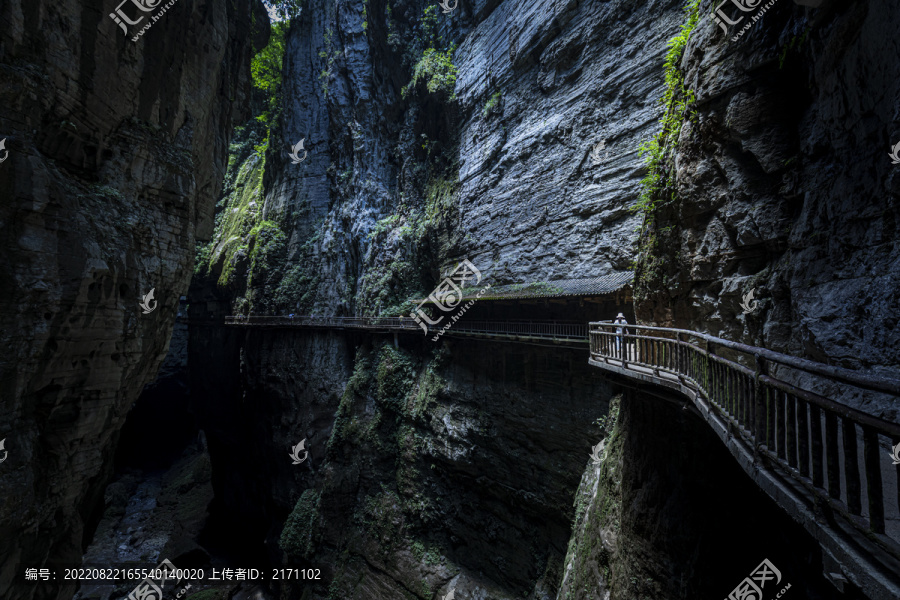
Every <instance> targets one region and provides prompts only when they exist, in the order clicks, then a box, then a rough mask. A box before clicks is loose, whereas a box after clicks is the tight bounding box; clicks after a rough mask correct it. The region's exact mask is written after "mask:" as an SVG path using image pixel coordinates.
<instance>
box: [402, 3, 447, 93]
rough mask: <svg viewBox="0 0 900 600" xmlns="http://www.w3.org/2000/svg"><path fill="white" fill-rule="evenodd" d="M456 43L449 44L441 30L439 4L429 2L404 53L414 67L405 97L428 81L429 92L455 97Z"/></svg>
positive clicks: (405, 87) (403, 91)
mask: <svg viewBox="0 0 900 600" xmlns="http://www.w3.org/2000/svg"><path fill="white" fill-rule="evenodd" d="M455 50H456V44H453V43H451V44H445V43H444V40H443V39H442V38H441V35H440V34H439V33H438V19H437V6H435V5H433V4H432V5H429V6H427V7H425V10H424V11H422V18H421V19H419V23H418V27H417V29H416V35H415V36H414V37H413V39H412V41H411V42H410V44H409V47H408V49H407V52H406V54H405V56H404V58H405V60H408V61H409V63H408V64H412V65H415V66H413V75H412V79H411V80H410V82H409V84H407V85H405V86H404V87H403V89H402V90H401V91H400V94H401V96H402V97H403V98H407V97H409V96H411V95H413V94H415V93H416V92H417V91H418V89H419V88H420V85H419V84H420V83H423V82H424V84H425V89H426V90H427V91H428V93H429V94H438V95H439V96H441V97H444V98H447V99H448V100H451V101H452V100H455V99H456V94H455V93H454V90H455V88H456V76H457V74H458V72H459V69H457V67H456V65H454V64H453V52H454V51H455Z"/></svg>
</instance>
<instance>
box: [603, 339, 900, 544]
mask: <svg viewBox="0 0 900 600" xmlns="http://www.w3.org/2000/svg"><path fill="white" fill-rule="evenodd" d="M590 352H591V363H592V364H594V365H596V366H600V367H606V368H608V369H611V370H614V371H618V372H620V373H622V374H625V375H628V376H631V377H633V378H636V379H643V380H646V381H651V382H653V383H657V384H661V385H664V386H667V387H671V388H677V389H680V390H681V391H683V392H684V393H686V394H687V395H688V396H690V397H691V398H693V399H694V400H695V403H696V402H699V403H701V404H702V405H704V408H706V409H708V410H711V411H713V412H715V413H716V414H717V415H718V416H719V418H721V419H722V420H723V421H724V422H726V423H727V424H728V426H729V427H728V429H729V433H730V434H731V435H738V436H740V437H741V438H743V440H744V441H745V442H747V443H748V444H749V446H750V447H751V448H753V449H754V453H755V455H756V457H757V458H759V457H763V458H766V459H768V460H767V462H768V463H769V464H771V465H772V466H773V467H775V468H777V469H779V470H780V471H781V472H782V474H783V475H786V476H788V477H789V478H790V479H791V480H792V481H795V482H797V483H799V485H800V486H801V487H802V488H803V489H805V490H806V491H807V492H808V494H810V495H812V496H813V497H814V498H815V499H816V500H817V501H818V504H817V505H818V506H827V507H830V508H831V509H832V510H833V511H834V512H836V513H838V514H840V515H842V516H843V517H845V518H846V520H847V521H849V522H850V523H851V524H852V525H853V527H855V528H856V529H857V531H858V532H860V533H861V534H863V536H864V537H865V538H866V539H868V540H869V541H871V542H874V543H875V544H877V545H878V546H879V547H880V548H881V549H883V550H885V551H886V552H887V553H889V554H890V555H891V556H893V557H894V558H897V559H900V544H898V542H900V474H898V473H897V470H896V468H893V469H891V468H889V467H890V465H891V446H892V445H894V444H898V443H900V424H897V423H894V422H890V421H885V420H883V419H879V418H877V417H874V416H872V415H870V414H867V413H864V412H862V411H860V410H856V409H854V408H851V407H849V406H847V405H846V404H843V403H840V402H837V401H835V400H833V399H832V398H841V399H850V398H852V399H853V402H854V403H855V404H856V405H857V406H861V405H863V404H865V403H869V402H882V403H885V404H886V405H887V406H890V405H891V404H892V403H895V402H897V398H898V396H900V381H898V380H896V379H889V378H883V377H877V376H873V375H868V374H864V373H859V372H855V371H851V370H849V369H843V368H838V367H832V366H828V365H823V364H820V363H816V362H813V361H808V360H804V359H799V358H795V357H791V356H786V355H783V354H779V353H777V352H773V351H771V350H766V349H764V348H755V347H753V346H747V345H745V344H740V343H736V342H731V341H728V340H724V339H720V338H716V337H713V336H709V335H705V334H701V333H696V332H693V331H687V330H681V329H668V328H661V327H648V326H640V325H628V326H627V327H617V326H616V325H615V324H612V323H608V322H603V323H591V324H590ZM886 514H887V515H888V517H889V519H888V520H889V524H890V527H888V528H886V522H885V517H886Z"/></svg>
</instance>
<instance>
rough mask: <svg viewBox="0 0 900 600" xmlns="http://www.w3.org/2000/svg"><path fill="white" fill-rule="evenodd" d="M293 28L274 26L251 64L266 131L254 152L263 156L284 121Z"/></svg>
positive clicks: (255, 93)
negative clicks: (284, 81)
mask: <svg viewBox="0 0 900 600" xmlns="http://www.w3.org/2000/svg"><path fill="white" fill-rule="evenodd" d="M289 27H290V24H289V23H287V22H285V21H281V22H277V23H273V24H272V33H271V35H270V36H269V43H268V44H267V45H266V47H265V48H263V49H262V50H260V51H259V52H258V53H257V54H256V56H254V57H253V59H252V60H251V61H250V75H251V79H252V82H253V92H254V93H253V96H254V97H253V100H254V103H255V104H256V105H258V106H261V107H262V109H261V112H260V114H259V115H257V116H256V120H257V122H258V123H259V124H260V125H261V126H262V127H263V128H264V131H265V136H264V138H263V142H262V143H261V144H258V145H255V146H254V150H255V151H256V152H257V153H258V154H259V155H260V156H262V155H264V154H265V152H266V149H267V148H268V147H269V138H270V132H271V131H272V129H273V128H274V127H275V126H276V124H277V123H279V121H280V119H281V107H282V105H283V101H282V93H281V72H282V63H283V61H284V37H285V34H286V33H287V31H288V29H289Z"/></svg>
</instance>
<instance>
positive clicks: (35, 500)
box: [0, 0, 268, 599]
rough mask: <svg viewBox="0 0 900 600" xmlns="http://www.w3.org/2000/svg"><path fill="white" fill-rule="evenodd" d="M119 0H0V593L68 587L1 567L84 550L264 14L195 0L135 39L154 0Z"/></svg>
mask: <svg viewBox="0 0 900 600" xmlns="http://www.w3.org/2000/svg"><path fill="white" fill-rule="evenodd" d="M157 8H159V9H160V10H161V6H157ZM126 9H127V10H129V11H134V8H133V7H131V5H130V4H129V6H128V7H126ZM113 10H115V7H114V6H112V5H111V4H109V5H107V3H100V2H96V1H93V0H91V1H88V2H63V3H60V2H45V1H43V0H38V1H36V2H22V1H19V0H11V1H10V2H5V3H4V4H3V5H2V7H0V23H2V25H0V138H5V148H6V150H7V151H8V155H7V156H6V157H5V159H4V161H3V162H2V164H0V196H2V197H3V202H2V203H0V240H2V242H0V271H2V273H0V278H2V280H3V285H2V286H0V332H2V333H0V346H2V347H3V349H4V350H3V352H2V354H0V439H5V440H6V443H5V446H6V449H7V451H8V452H9V455H8V458H7V460H6V461H5V462H3V464H2V465H0V556H2V557H3V559H2V561H0V597H3V598H6V599H19V598H32V597H40V598H67V597H71V595H72V592H73V591H74V584H73V583H69V582H63V581H61V580H57V581H55V582H52V583H51V584H44V585H43V586H40V587H38V586H27V587H26V586H21V587H20V586H16V587H12V588H11V583H12V580H13V577H14V576H15V577H21V576H22V574H23V572H24V569H25V568H26V567H34V568H39V567H43V566H45V565H48V564H49V563H54V564H60V563H68V564H70V565H77V564H79V563H80V561H81V557H82V553H83V549H84V544H85V543H86V542H87V541H88V540H87V538H88V537H89V535H90V532H91V529H92V526H93V525H95V521H96V518H97V517H98V515H97V511H99V510H100V509H102V506H103V489H104V487H105V485H106V482H107V480H108V476H109V474H110V471H111V469H112V463H113V455H114V452H115V447H116V443H117V438H118V434H119V430H120V428H121V427H122V424H123V422H124V420H125V416H126V414H127V413H128V411H129V409H130V408H131V406H132V404H133V403H134V401H135V399H136V398H137V396H138V394H139V393H140V391H141V390H142V388H143V387H144V385H145V384H146V383H148V382H150V381H152V380H153V379H154V377H155V376H156V371H157V368H158V367H159V365H160V363H161V362H162V360H163V357H164V356H165V354H166V351H167V349H168V346H169V338H170V336H171V333H172V329H173V325H174V322H175V314H176V311H177V308H178V299H179V296H181V295H182V294H185V293H186V291H187V287H188V282H189V280H190V278H191V275H192V267H193V259H194V252H195V240H196V239H205V238H208V237H209V236H210V235H211V234H212V230H213V227H212V225H213V209H214V205H215V201H216V199H217V198H218V196H219V194H220V189H221V181H222V176H223V174H224V170H225V165H226V161H227V159H228V145H229V138H230V135H231V129H232V123H233V122H234V121H235V120H238V121H242V120H243V119H245V118H246V117H247V99H248V91H249V58H250V52H251V42H252V40H254V38H255V39H256V42H257V45H258V44H262V43H265V39H266V35H267V31H268V19H267V17H266V15H265V12H264V11H261V6H260V5H258V4H257V3H255V2H250V1H248V0H240V1H238V2H221V1H219V0H212V1H205V0H199V1H195V2H181V3H176V4H174V5H173V6H171V7H170V8H168V9H167V12H166V13H165V14H162V16H160V17H158V20H156V21H155V22H153V23H152V28H151V29H147V30H146V31H145V33H144V34H143V35H142V36H141V37H139V38H138V40H137V41H136V42H135V41H132V39H131V37H132V35H134V34H135V32H137V31H139V30H140V28H141V27H143V26H144V25H145V24H146V23H148V22H150V18H149V16H148V18H144V19H143V21H142V22H141V23H140V24H139V25H136V26H134V27H133V28H132V30H130V33H129V35H127V36H126V35H123V31H122V29H120V28H119V26H117V24H116V23H115V22H114V21H113V20H112V19H111V18H109V16H108V13H109V12H110V11H113ZM153 13H154V15H156V14H158V13H157V11H153ZM138 14H141V13H138ZM129 15H130V17H131V18H135V14H133V13H132V12H129ZM151 289H153V290H155V291H154V298H153V299H152V300H150V301H149V302H148V303H147V306H148V308H150V309H153V310H152V312H149V313H147V314H143V311H142V309H141V308H140V307H139V303H140V302H141V301H142V298H144V297H145V296H146V295H147V294H148V292H150V291H151Z"/></svg>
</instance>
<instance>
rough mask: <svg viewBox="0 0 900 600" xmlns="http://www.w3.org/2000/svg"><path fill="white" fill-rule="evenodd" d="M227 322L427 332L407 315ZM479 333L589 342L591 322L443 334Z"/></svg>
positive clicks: (491, 326) (484, 325)
mask: <svg viewBox="0 0 900 600" xmlns="http://www.w3.org/2000/svg"><path fill="white" fill-rule="evenodd" d="M225 324H226V325H236V326H240V325H247V326H257V327H319V328H333V329H345V328H350V329H370V330H389V331H404V332H407V333H413V332H421V333H426V332H425V330H423V329H422V326H421V325H419V323H418V322H417V321H415V320H414V319H410V318H407V317H316V316H308V315H296V316H293V317H285V316H277V317H269V316H253V315H251V316H248V317H244V316H229V317H225ZM440 325H444V323H439V324H438V325H436V326H430V327H428V331H427V334H428V335H436V334H438V333H441V331H442V330H443V327H441V326H440ZM461 334H464V335H475V336H483V337H496V338H506V339H523V340H549V341H561V342H569V343H571V342H577V343H584V344H587V341H588V325H587V323H567V322H563V321H457V322H456V323H453V324H452V325H451V326H450V328H449V329H447V330H446V331H444V333H443V334H442V335H461Z"/></svg>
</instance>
